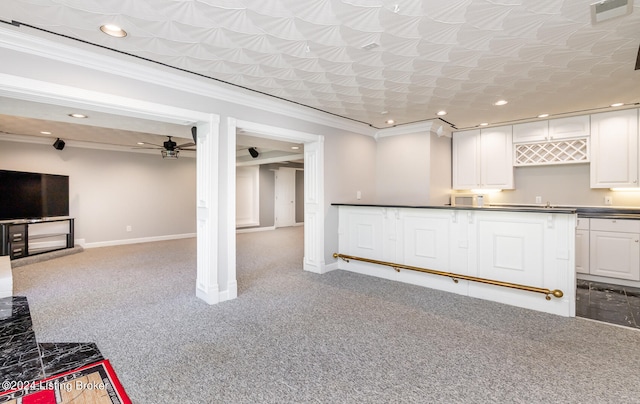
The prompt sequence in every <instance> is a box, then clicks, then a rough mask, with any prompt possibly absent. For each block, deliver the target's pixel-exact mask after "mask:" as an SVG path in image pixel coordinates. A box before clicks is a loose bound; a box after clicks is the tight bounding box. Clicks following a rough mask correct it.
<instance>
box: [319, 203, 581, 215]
mask: <svg viewBox="0 0 640 404" xmlns="http://www.w3.org/2000/svg"><path fill="white" fill-rule="evenodd" d="M331 205H332V206H357V207H372V208H411V209H446V210H478V211H494V212H527V213H565V214H575V213H576V208H568V207H557V206H550V207H548V208H547V207H542V206H525V205H499V206H498V205H487V206H483V207H472V206H451V205H379V204H365V203H332V204H331Z"/></svg>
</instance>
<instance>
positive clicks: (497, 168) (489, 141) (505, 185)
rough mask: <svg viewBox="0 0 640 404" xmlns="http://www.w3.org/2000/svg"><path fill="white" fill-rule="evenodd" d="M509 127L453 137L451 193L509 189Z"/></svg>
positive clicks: (511, 183) (510, 143)
mask: <svg viewBox="0 0 640 404" xmlns="http://www.w3.org/2000/svg"><path fill="white" fill-rule="evenodd" d="M513 188H514V182H513V138H512V127H511V126H501V127H496V128H488V129H482V130H480V129H474V130H468V131H462V132H455V133H454V134H453V189H513Z"/></svg>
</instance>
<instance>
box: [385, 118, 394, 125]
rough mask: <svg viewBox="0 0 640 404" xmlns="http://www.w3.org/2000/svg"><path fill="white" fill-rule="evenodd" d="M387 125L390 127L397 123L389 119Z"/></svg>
mask: <svg viewBox="0 0 640 404" xmlns="http://www.w3.org/2000/svg"><path fill="white" fill-rule="evenodd" d="M387 123H388V124H389V125H393V124H394V123H396V121H394V120H393V119H387Z"/></svg>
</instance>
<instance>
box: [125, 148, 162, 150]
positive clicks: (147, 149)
mask: <svg viewBox="0 0 640 404" xmlns="http://www.w3.org/2000/svg"><path fill="white" fill-rule="evenodd" d="M132 149H145V150H163V149H164V147H132Z"/></svg>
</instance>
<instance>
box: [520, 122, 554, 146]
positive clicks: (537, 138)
mask: <svg viewBox="0 0 640 404" xmlns="http://www.w3.org/2000/svg"><path fill="white" fill-rule="evenodd" d="M547 140H549V121H535V122H527V123H519V124H516V125H513V143H533V142H546V141H547Z"/></svg>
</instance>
